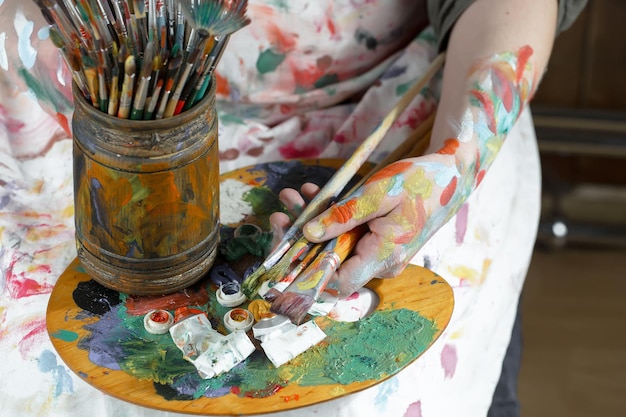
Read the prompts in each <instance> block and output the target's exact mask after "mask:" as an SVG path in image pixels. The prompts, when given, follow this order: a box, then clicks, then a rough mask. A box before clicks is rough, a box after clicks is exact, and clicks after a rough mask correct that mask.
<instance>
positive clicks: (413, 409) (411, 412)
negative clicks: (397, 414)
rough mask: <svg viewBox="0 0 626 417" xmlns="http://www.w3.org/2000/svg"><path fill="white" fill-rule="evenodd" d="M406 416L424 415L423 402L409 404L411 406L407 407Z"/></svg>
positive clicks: (419, 416)
mask: <svg viewBox="0 0 626 417" xmlns="http://www.w3.org/2000/svg"><path fill="white" fill-rule="evenodd" d="M404 417H422V402H421V401H416V402H414V403H411V404H409V408H407V409H406V412H405V413H404Z"/></svg>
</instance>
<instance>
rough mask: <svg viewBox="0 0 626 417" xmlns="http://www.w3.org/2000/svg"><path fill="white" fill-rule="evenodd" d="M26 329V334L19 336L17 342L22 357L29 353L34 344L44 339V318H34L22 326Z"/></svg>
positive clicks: (24, 357)
mask: <svg viewBox="0 0 626 417" xmlns="http://www.w3.org/2000/svg"><path fill="white" fill-rule="evenodd" d="M23 328H24V330H26V334H25V335H24V336H23V337H22V338H21V340H20V341H19V343H18V349H19V351H20V354H21V355H22V358H23V359H27V358H28V357H29V356H32V355H30V354H29V353H30V352H31V351H32V350H33V348H34V347H35V346H36V345H39V344H41V343H42V342H43V340H44V339H45V332H46V319H45V318H44V319H41V320H36V321H33V322H30V323H28V324H27V325H26V326H24V327H23Z"/></svg>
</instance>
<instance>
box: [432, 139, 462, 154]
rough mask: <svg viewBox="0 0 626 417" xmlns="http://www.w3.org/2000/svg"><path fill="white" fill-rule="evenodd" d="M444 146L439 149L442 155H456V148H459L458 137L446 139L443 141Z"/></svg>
mask: <svg viewBox="0 0 626 417" xmlns="http://www.w3.org/2000/svg"><path fill="white" fill-rule="evenodd" d="M443 144H444V145H443V146H442V147H441V149H439V150H438V151H437V153H438V154H441V155H454V154H455V153H456V150H457V149H458V148H459V141H458V139H456V138H450V139H446V140H445V141H444V142H443Z"/></svg>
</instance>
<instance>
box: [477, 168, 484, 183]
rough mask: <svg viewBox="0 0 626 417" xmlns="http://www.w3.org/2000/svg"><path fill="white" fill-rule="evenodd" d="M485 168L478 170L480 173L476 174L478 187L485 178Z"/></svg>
mask: <svg viewBox="0 0 626 417" xmlns="http://www.w3.org/2000/svg"><path fill="white" fill-rule="evenodd" d="M485 174H486V172H485V170H484V169H483V170H481V171H479V172H478V175H477V176H476V186H477V187H478V186H479V185H480V183H481V182H483V178H485Z"/></svg>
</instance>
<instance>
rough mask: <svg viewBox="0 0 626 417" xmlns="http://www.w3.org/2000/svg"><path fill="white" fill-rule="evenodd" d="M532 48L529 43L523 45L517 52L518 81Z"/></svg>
mask: <svg viewBox="0 0 626 417" xmlns="http://www.w3.org/2000/svg"><path fill="white" fill-rule="evenodd" d="M533 52H534V51H533V48H532V47H531V46H530V45H525V46H523V47H521V48H520V50H519V52H518V53H517V74H516V76H517V82H518V83H519V82H520V80H521V79H522V77H523V76H524V70H525V69H526V64H527V63H528V60H529V59H530V57H531V56H532V54H533Z"/></svg>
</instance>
